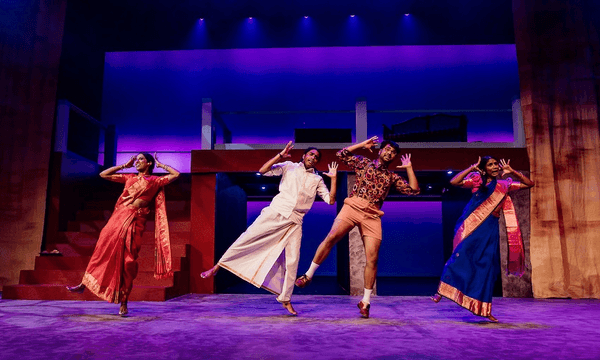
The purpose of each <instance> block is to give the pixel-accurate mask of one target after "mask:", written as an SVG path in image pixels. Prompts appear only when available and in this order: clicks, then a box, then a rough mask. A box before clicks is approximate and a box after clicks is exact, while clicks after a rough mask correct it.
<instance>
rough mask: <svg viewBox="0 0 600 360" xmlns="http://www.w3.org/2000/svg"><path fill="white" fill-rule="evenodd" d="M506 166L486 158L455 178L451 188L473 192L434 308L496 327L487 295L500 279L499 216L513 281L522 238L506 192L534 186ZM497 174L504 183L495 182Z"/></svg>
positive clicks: (520, 267) (521, 260) (519, 269)
mask: <svg viewBox="0 0 600 360" xmlns="http://www.w3.org/2000/svg"><path fill="white" fill-rule="evenodd" d="M509 163H510V160H509V161H504V159H502V160H500V161H498V160H497V159H496V158H494V157H491V156H484V157H483V158H481V157H480V158H479V160H478V161H477V163H475V164H473V165H471V166H470V167H469V168H467V169H465V170H463V171H462V172H460V173H459V174H458V175H456V176H455V177H454V178H453V179H452V180H450V184H452V185H454V186H460V187H463V188H468V189H472V192H473V196H472V197H471V201H469V203H468V204H467V206H466V208H465V210H464V212H463V214H462V216H461V217H460V219H459V220H458V222H457V224H456V228H455V233H454V251H453V252H452V256H450V259H449V260H448V262H446V265H445V266H444V270H443V271H442V276H441V279H440V285H439V287H438V291H437V293H436V294H435V295H434V296H433V297H432V299H433V301H435V302H439V301H440V300H441V299H442V296H443V297H446V298H448V299H450V300H452V301H454V302H455V303H457V304H458V305H460V306H462V307H464V308H465V309H467V310H469V311H471V312H472V313H473V314H475V315H479V316H483V317H486V318H488V319H489V320H490V321H493V322H498V320H497V319H496V318H495V317H494V316H493V315H492V291H493V288H494V283H495V281H496V277H497V275H498V274H499V273H500V248H499V239H500V230H499V222H498V220H499V218H500V213H501V212H504V218H505V220H506V228H507V234H508V248H509V251H508V253H509V254H508V272H509V273H511V274H514V275H517V276H521V275H523V272H524V270H525V256H524V252H523V241H522V238H521V232H520V230H519V225H518V223H517V218H516V216H515V209H514V206H513V203H512V200H511V199H510V197H509V196H508V192H509V191H514V190H518V189H528V188H531V187H533V186H534V182H533V181H531V180H530V179H529V178H527V177H526V176H525V175H523V174H521V173H520V172H518V171H515V170H513V169H512V168H511V167H510V164H509ZM500 171H502V177H504V176H506V175H511V176H512V177H513V178H516V179H517V180H518V181H513V180H512V179H511V178H508V179H506V180H501V179H496V178H497V177H498V175H499V174H500Z"/></svg>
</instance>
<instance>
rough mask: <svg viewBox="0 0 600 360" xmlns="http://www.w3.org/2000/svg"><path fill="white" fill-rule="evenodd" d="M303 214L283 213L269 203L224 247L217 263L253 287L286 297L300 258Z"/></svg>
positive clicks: (288, 299)
mask: <svg viewBox="0 0 600 360" xmlns="http://www.w3.org/2000/svg"><path fill="white" fill-rule="evenodd" d="M302 218H303V214H300V213H297V212H294V213H292V215H291V216H290V217H289V218H285V217H283V216H282V215H281V214H279V213H278V212H277V211H275V210H273V209H272V208H271V207H270V206H267V207H266V208H264V209H263V210H262V211H261V213H260V216H259V217H258V218H256V220H255V221H254V223H252V225H250V227H248V229H246V231H245V232H244V233H243V234H242V235H240V237H238V238H237V240H236V241H235V242H234V243H233V244H232V245H231V246H230V247H229V249H227V251H226V252H225V254H223V257H221V259H220V260H219V262H218V264H219V266H221V267H222V268H224V269H227V270H229V271H231V272H232V273H233V274H235V275H237V276H239V277H240V278H242V279H244V280H246V281H248V282H249V283H251V284H253V285H254V286H256V287H259V288H264V289H265V290H268V291H270V292H272V293H274V294H277V295H278V297H277V301H279V302H286V301H290V299H291V296H292V292H293V291H294V281H295V280H296V273H297V271H298V260H299V259H300V241H301V240H302Z"/></svg>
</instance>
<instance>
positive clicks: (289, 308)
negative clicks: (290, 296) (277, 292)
mask: <svg viewBox="0 0 600 360" xmlns="http://www.w3.org/2000/svg"><path fill="white" fill-rule="evenodd" d="M281 305H283V307H284V308H285V309H286V310H287V311H288V312H289V313H290V314H292V315H294V316H296V315H298V313H297V312H296V310H294V307H293V306H292V303H291V302H289V301H284V302H282V303H281Z"/></svg>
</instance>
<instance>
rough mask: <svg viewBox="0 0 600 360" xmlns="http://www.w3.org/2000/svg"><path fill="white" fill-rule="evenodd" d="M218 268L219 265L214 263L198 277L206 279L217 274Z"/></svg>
mask: <svg viewBox="0 0 600 360" xmlns="http://www.w3.org/2000/svg"><path fill="white" fill-rule="evenodd" d="M219 268H220V266H219V265H215V266H213V267H212V268H210V269H209V270H206V271H205V272H203V273H202V274H200V277H201V278H203V279H208V278H209V277H213V276H215V275H217V271H219Z"/></svg>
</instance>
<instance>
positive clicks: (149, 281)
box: [19, 270, 189, 287]
mask: <svg viewBox="0 0 600 360" xmlns="http://www.w3.org/2000/svg"><path fill="white" fill-rule="evenodd" d="M83 273H84V271H83V270H21V274H20V277H19V284H20V285H43V284H46V285H65V286H66V285H70V286H73V285H77V284H79V283H80V282H81V278H82V277H83ZM188 276H189V274H185V273H183V272H181V271H176V272H175V273H174V274H173V277H171V278H168V279H155V278H154V272H152V271H140V272H138V275H137V277H136V278H135V280H134V281H133V283H134V284H135V285H139V286H164V287H170V286H174V285H175V284H179V283H180V282H181V281H182V279H184V280H185V279H187V277H188Z"/></svg>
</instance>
